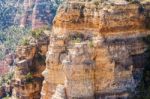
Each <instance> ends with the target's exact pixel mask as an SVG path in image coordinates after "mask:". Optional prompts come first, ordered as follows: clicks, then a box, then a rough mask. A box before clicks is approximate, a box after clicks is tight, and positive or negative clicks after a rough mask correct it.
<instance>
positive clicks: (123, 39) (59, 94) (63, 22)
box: [41, 0, 150, 99]
mask: <svg viewBox="0 0 150 99" xmlns="http://www.w3.org/2000/svg"><path fill="white" fill-rule="evenodd" d="M111 1H112V0H110V1H105V2H102V3H100V2H96V1H94V0H91V1H85V0H82V1H81V0H68V1H66V2H64V3H63V4H62V5H60V7H59V9H58V12H57V14H56V16H55V18H54V23H53V30H52V32H53V33H52V34H51V36H50V44H49V49H48V52H47V57H46V69H45V71H44V72H43V76H44V82H43V87H42V91H41V99H65V98H69V99H101V98H102V99H105V98H109V99H116V98H124V99H126V98H127V97H128V96H129V94H130V92H133V91H135V87H136V86H137V85H138V83H139V81H140V79H141V75H142V70H143V68H144V64H145V61H141V60H144V59H145V58H146V57H147V56H146V53H145V50H146V49H147V45H146V44H145V43H144V42H143V39H142V38H143V37H145V36H147V35H148V34H150V30H149V28H147V21H146V20H148V18H149V15H148V13H150V12H149V9H150V8H149V6H150V4H149V3H147V2H144V3H143V2H141V3H129V2H126V1H124V0H122V1H119V2H118V1H113V2H111ZM139 60H140V61H139ZM64 94H65V96H64ZM51 97H52V98H51Z"/></svg>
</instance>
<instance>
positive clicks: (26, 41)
mask: <svg viewBox="0 0 150 99" xmlns="http://www.w3.org/2000/svg"><path fill="white" fill-rule="evenodd" d="M20 44H21V45H24V46H27V45H29V40H28V39H27V38H23V39H21V41H20Z"/></svg>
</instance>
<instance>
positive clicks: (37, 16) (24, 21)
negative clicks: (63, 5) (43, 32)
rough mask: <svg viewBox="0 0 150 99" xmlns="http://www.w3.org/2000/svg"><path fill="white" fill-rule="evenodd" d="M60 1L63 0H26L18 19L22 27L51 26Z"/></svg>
mask: <svg viewBox="0 0 150 99" xmlns="http://www.w3.org/2000/svg"><path fill="white" fill-rule="evenodd" d="M60 2H61V0H58V1H57V2H56V1H55V0H24V1H23V7H22V9H20V10H21V11H20V13H18V17H16V21H18V23H19V25H20V27H32V29H37V28H41V27H44V26H50V25H51V23H52V20H53V18H54V15H55V12H56V9H57V6H58V5H59V3H60Z"/></svg>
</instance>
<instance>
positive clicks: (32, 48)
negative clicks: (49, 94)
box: [12, 33, 49, 99]
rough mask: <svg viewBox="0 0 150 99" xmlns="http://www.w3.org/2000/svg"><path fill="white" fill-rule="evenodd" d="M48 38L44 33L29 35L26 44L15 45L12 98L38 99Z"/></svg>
mask: <svg viewBox="0 0 150 99" xmlns="http://www.w3.org/2000/svg"><path fill="white" fill-rule="evenodd" d="M48 42H49V38H48V36H47V35H46V34H44V33H43V34H42V35H40V37H39V38H36V39H35V38H33V37H31V38H30V39H29V44H28V45H21V46H18V47H17V50H16V54H17V58H16V62H15V63H16V68H15V74H14V81H13V85H14V88H13V95H12V99H40V96H41V95H40V91H41V87H42V81H43V76H42V75H41V74H42V72H43V70H44V69H45V54H46V52H47V49H48Z"/></svg>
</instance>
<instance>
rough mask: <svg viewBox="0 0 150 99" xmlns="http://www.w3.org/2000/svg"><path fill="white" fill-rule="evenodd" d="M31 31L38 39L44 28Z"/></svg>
mask: <svg viewBox="0 0 150 99" xmlns="http://www.w3.org/2000/svg"><path fill="white" fill-rule="evenodd" d="M31 33H32V36H33V37H34V38H36V39H38V38H39V37H40V36H41V34H42V33H43V29H36V30H33V31H31Z"/></svg>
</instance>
